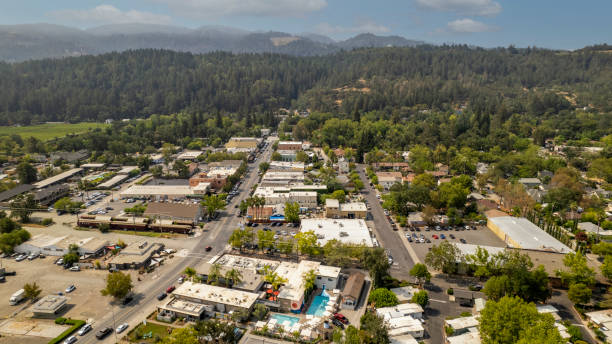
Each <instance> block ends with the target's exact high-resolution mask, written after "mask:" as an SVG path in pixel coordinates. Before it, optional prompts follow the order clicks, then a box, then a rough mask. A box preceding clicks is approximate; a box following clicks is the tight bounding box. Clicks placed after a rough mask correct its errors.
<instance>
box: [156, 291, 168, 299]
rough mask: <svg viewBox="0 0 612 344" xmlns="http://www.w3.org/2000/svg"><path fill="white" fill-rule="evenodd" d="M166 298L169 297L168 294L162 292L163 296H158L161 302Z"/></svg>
mask: <svg viewBox="0 0 612 344" xmlns="http://www.w3.org/2000/svg"><path fill="white" fill-rule="evenodd" d="M166 296H168V294H166V293H163V292H162V293H161V294H159V295H157V299H158V300H159V301H161V300H163V299H165V298H166Z"/></svg>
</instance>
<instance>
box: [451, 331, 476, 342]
mask: <svg viewBox="0 0 612 344" xmlns="http://www.w3.org/2000/svg"><path fill="white" fill-rule="evenodd" d="M446 340H447V341H448V344H480V334H479V333H478V331H469V332H466V333H463V334H460V335H458V336H452V337H447V338H446Z"/></svg>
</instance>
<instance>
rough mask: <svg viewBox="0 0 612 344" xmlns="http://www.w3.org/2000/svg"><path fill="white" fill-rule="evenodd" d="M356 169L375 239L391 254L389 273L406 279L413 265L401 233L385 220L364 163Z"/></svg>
mask: <svg viewBox="0 0 612 344" xmlns="http://www.w3.org/2000/svg"><path fill="white" fill-rule="evenodd" d="M357 171H358V172H359V177H360V178H361V180H362V181H363V184H364V185H365V187H364V189H363V190H364V191H363V194H364V197H365V199H366V200H367V201H368V204H370V206H371V210H370V213H371V214H372V217H373V218H374V226H375V232H376V240H378V243H379V244H380V246H381V247H383V248H385V249H386V250H388V251H389V252H390V253H391V256H393V266H391V275H392V276H393V277H395V278H398V279H400V280H402V279H406V280H407V279H409V278H410V274H409V273H408V272H409V271H410V268H412V266H413V265H414V261H413V260H412V258H410V254H409V253H408V251H407V250H406V247H405V246H404V243H403V242H402V240H401V238H400V237H399V235H401V234H402V233H401V232H399V234H398V232H395V231H394V230H393V228H392V227H391V224H390V223H389V221H387V217H386V216H385V212H384V210H383V208H382V206H381V204H380V202H379V201H378V198H376V190H374V188H373V187H372V186H370V182H369V180H368V179H367V176H366V175H365V165H358V166H357Z"/></svg>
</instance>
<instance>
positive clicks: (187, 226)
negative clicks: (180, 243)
mask: <svg viewBox="0 0 612 344" xmlns="http://www.w3.org/2000/svg"><path fill="white" fill-rule="evenodd" d="M102 224H105V225H109V226H110V229H117V230H132V231H153V232H160V233H180V234H189V233H191V231H193V229H194V228H195V223H193V222H191V221H184V220H180V219H179V220H172V219H161V218H148V217H128V216H125V217H111V216H106V215H81V216H79V217H78V220H77V225H78V226H80V227H88V228H99V227H100V225H102Z"/></svg>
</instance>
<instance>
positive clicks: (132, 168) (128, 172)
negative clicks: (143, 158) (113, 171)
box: [117, 166, 138, 174]
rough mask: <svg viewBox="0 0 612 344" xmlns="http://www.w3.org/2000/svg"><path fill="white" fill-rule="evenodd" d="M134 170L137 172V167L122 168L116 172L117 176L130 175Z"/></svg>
mask: <svg viewBox="0 0 612 344" xmlns="http://www.w3.org/2000/svg"><path fill="white" fill-rule="evenodd" d="M136 170H138V166H124V167H122V168H121V169H120V170H119V171H117V174H130V173H132V172H133V171H136Z"/></svg>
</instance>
